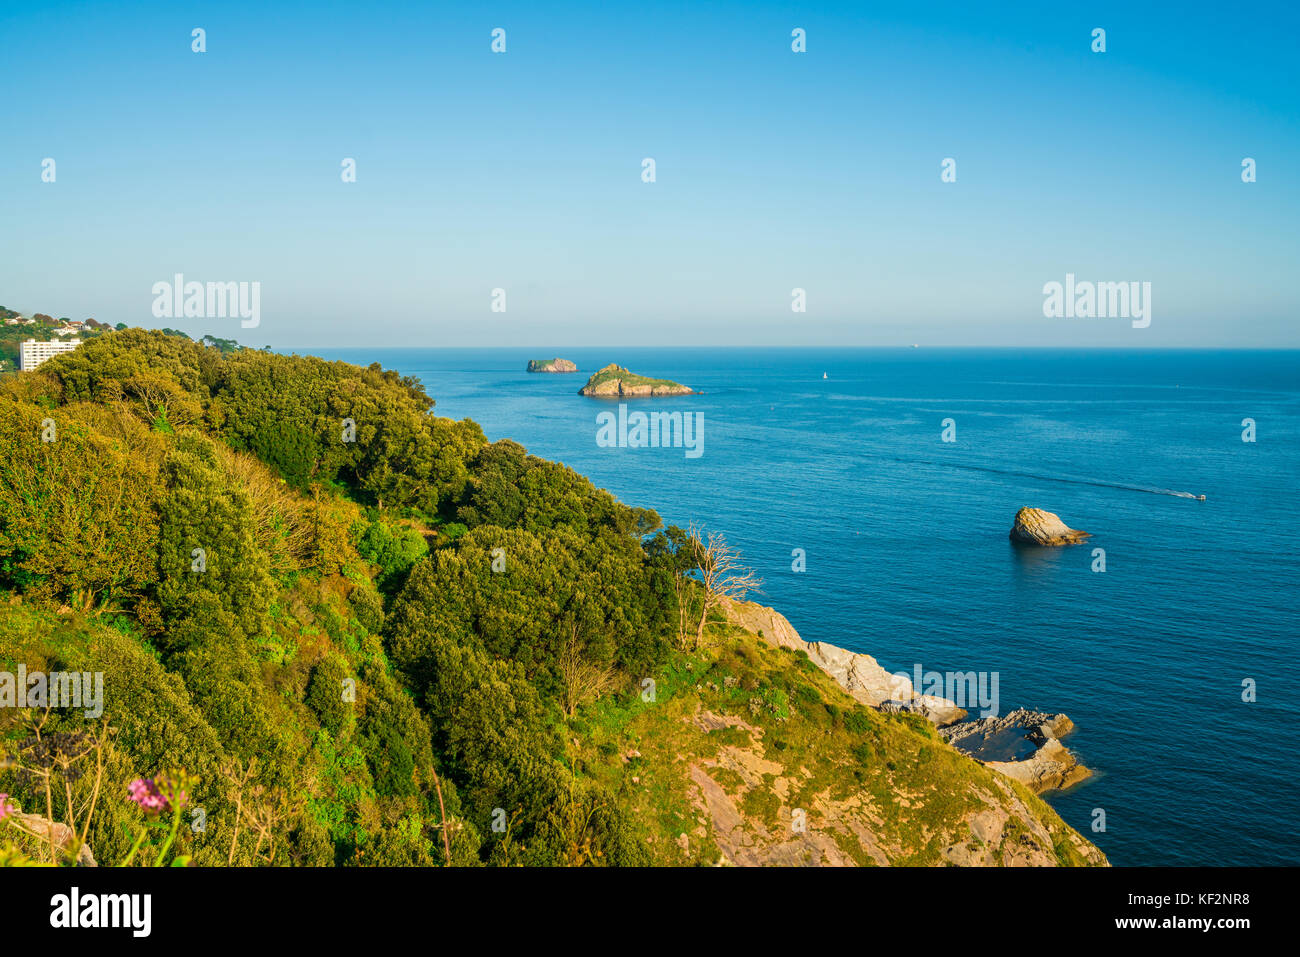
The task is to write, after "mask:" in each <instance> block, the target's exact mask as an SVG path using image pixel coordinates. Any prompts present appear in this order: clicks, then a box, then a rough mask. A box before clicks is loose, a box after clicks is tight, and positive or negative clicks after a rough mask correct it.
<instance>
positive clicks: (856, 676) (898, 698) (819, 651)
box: [727, 602, 966, 726]
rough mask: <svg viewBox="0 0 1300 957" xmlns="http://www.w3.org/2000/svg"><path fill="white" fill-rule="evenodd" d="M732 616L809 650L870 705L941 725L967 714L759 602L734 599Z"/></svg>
mask: <svg viewBox="0 0 1300 957" xmlns="http://www.w3.org/2000/svg"><path fill="white" fill-rule="evenodd" d="M727 614H728V617H730V619H731V620H732V621H734V622H735V623H736V624H738V625H740V626H741V627H742V628H744V629H746V630H747V631H752V632H753V633H754V634H756V635H762V636H763V638H764V639H765V640H767V641H768V642H769V643H771V644H773V645H776V646H777V647H778V648H793V649H795V650H796V651H802V652H804V653H805V654H807V655H808V658H809V660H810V661H812V663H813V664H815V665H817V667H819V668H821V669H822V671H824V672H826V673H827V674H828V675H830V676H831V677H832V678H834V679H835V682H836V683H837V684H838V685H839V686H840V687H841V688H843V689H844V690H845V691H847V692H848V693H849V694H850V695H852V696H853V697H854V698H855V699H857V700H858V701H860V702H862V703H863V704H865V705H867V706H868V707H870V708H877V709H879V710H881V711H891V712H897V711H912V712H915V713H917V714H920V715H922V716H923V717H925V718H927V719H929V720H930V721H931V722H933V723H934V724H936V725H941V726H942V725H945V724H951V723H952V722H954V721H960V720H961V719H962V718H964V717H966V712H965V711H964V710H963V709H962V708H959V707H957V706H956V705H955V704H953V703H952V702H951V701H949V700H948V699H947V698H940V697H937V696H935V695H922V694H917V692H916V689H915V688H913V687H912V682H911V681H910V680H909V679H908V678H907V677H905V676H904V675H895V674H892V673H890V672H888V671H886V670H885V669H884V668H882V667H881V666H880V664H879V663H878V662H877V661H876V659H875V658H872V657H871V656H870V655H864V654H861V653H859V652H856V651H848V650H846V649H844V648H839V647H837V646H835V645H828V644H826V643H825V642H821V641H804V640H803V639H802V638H800V637H799V633H798V632H797V631H795V630H794V626H793V625H791V624H790V622H789V621H788V620H786V617H785V616H784V615H782V614H781V613H780V612H778V611H776V610H775V609H772V608H766V607H764V606H763V605H759V604H756V603H754V602H731V603H730V604H729V605H728V607H727Z"/></svg>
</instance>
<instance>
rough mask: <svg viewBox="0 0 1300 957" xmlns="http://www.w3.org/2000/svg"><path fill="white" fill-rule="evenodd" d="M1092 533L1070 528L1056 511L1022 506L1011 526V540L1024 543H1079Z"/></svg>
mask: <svg viewBox="0 0 1300 957" xmlns="http://www.w3.org/2000/svg"><path fill="white" fill-rule="evenodd" d="M1090 535H1091V533H1090V532H1081V531H1079V530H1078V529H1075V528H1070V527H1069V526H1068V525H1066V524H1065V523H1064V522H1063V521H1061V519H1060V517H1059V516H1057V515H1056V514H1055V513H1054V512H1044V511H1043V510H1042V509H1040V508H1022V509H1021V510H1020V511H1018V512H1016V520H1015V522H1014V523H1013V524H1012V526H1011V540H1012V541H1013V542H1019V543H1021V544H1023V545H1077V544H1078V543H1079V542H1082V541H1083V540H1084V539H1085V538H1088V537H1089V536H1090Z"/></svg>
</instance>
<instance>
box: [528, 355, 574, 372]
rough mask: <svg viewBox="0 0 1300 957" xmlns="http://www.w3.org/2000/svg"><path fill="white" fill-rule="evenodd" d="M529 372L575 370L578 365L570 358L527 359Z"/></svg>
mask: <svg viewBox="0 0 1300 957" xmlns="http://www.w3.org/2000/svg"><path fill="white" fill-rule="evenodd" d="M528 371H529V372H577V371H578V367H577V366H576V365H574V364H573V362H572V360H570V359H558V358H557V359H529V360H528Z"/></svg>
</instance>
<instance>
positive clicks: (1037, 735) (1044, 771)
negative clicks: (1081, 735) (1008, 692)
mask: <svg viewBox="0 0 1300 957" xmlns="http://www.w3.org/2000/svg"><path fill="white" fill-rule="evenodd" d="M1073 730H1074V722H1073V721H1071V720H1070V719H1069V718H1068V717H1066V716H1065V715H1063V714H1047V713H1046V712H1043V711H1029V710H1026V709H1025V708H1017V709H1016V710H1015V711H1012V712H1010V713H1008V714H1005V715H1003V716H1001V717H999V718H981V719H979V720H977V721H965V722H962V723H961V724H954V725H950V726H948V727H945V728H940V729H939V734H940V735H941V736H942V737H943V738H944V740H946V741H947V742H948V743H949V744H951V745H953V746H954V747H956V748H957V749H958V750H961V751H964V752H965V753H967V754H969V755H970V756H971V757H973V758H975V759H976V760H978V761H981V762H983V763H984V764H986V765H988V766H989V767H990V768H992V769H993V770H995V771H999V772H1001V773H1002V774H1005V775H1006V776H1007V777H1009V778H1013V779H1014V780H1016V781H1019V782H1020V783H1021V784H1023V785H1025V786H1026V787H1027V788H1029V789H1030V790H1031V791H1033V792H1034V793H1035V794H1041V793H1042V792H1044V791H1051V790H1054V789H1057V788H1068V787H1069V786H1070V785H1072V784H1076V783H1078V782H1079V781H1082V780H1083V779H1084V778H1086V777H1088V776H1090V775H1091V774H1092V772H1091V771H1089V770H1088V769H1087V768H1085V767H1084V766H1083V765H1082V764H1080V763H1079V762H1078V760H1077V759H1076V758H1075V757H1074V755H1073V754H1071V753H1070V752H1069V750H1068V749H1067V748H1066V747H1065V745H1063V744H1061V742H1060V740H1059V739H1060V738H1062V737H1064V736H1065V735H1067V734H1069V733H1070V732H1071V731H1073ZM1026 751H1031V752H1032V753H1031V754H1030V755H1029V756H1028V757H1020V755H1021V754H1022V753H1023V752H1026ZM1003 758H1012V760H1002V759H1003Z"/></svg>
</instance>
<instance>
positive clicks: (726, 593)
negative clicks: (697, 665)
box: [690, 524, 763, 647]
mask: <svg viewBox="0 0 1300 957" xmlns="http://www.w3.org/2000/svg"><path fill="white" fill-rule="evenodd" d="M700 536H701V531H700V529H698V528H696V527H695V525H694V524H692V525H691V528H690V538H691V557H692V559H693V560H694V562H695V565H696V569H697V570H698V571H699V574H700V584H702V585H703V586H704V607H703V609H701V611H700V621H699V624H698V625H697V626H696V628H695V645H696V647H699V646H700V645H701V644H702V643H703V641H704V624H705V622H707V621H708V619H709V612H710V611H712V610H713V609H714V608H719V607H722V606H723V605H724V604H725V603H726V602H728V601H744V600H745V596H746V595H748V594H749V593H750V592H752V591H761V590H762V587H763V581H762V579H761V578H759V577H758V576H757V575H755V574H754V572H753V570H752V569H750V568H747V567H745V565H743V564H742V563H741V562H742V559H741V556H740V552H739V551H737V550H736V549H735V548H733V547H731V546H730V545H728V544H727V540H726V538H724V537H723V535H722V534H721V533H720V532H709V533H708V538H707V539H703V538H701V537H700Z"/></svg>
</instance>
